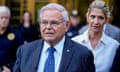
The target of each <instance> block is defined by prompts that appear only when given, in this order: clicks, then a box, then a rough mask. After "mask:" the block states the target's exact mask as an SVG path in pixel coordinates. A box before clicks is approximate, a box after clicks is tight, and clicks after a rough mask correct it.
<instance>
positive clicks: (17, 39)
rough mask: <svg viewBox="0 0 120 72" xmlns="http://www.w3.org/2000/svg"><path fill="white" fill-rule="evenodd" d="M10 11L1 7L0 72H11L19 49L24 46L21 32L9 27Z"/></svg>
mask: <svg viewBox="0 0 120 72" xmlns="http://www.w3.org/2000/svg"><path fill="white" fill-rule="evenodd" d="M10 15H11V14H10V10H9V8H8V7H6V6H0V72H10V71H11V70H12V67H13V65H14V62H15V60H16V50H17V47H18V46H19V45H21V44H23V38H22V35H21V34H20V32H18V31H17V30H15V29H13V28H12V27H10V25H9V20H10Z"/></svg>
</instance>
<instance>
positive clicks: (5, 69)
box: [2, 66, 11, 72]
mask: <svg viewBox="0 0 120 72" xmlns="http://www.w3.org/2000/svg"><path fill="white" fill-rule="evenodd" d="M2 72H11V71H10V69H9V68H8V67H6V66H3V71H2Z"/></svg>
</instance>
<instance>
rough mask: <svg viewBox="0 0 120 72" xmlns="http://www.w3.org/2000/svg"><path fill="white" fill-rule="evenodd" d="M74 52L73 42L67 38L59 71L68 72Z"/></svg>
mask: <svg viewBox="0 0 120 72" xmlns="http://www.w3.org/2000/svg"><path fill="white" fill-rule="evenodd" d="M72 54H73V49H72V42H71V40H69V39H68V38H66V39H65V44H64V49H63V54H62V59H61V63H60V68H59V72H66V69H67V67H68V65H69V64H70V61H71V58H72Z"/></svg>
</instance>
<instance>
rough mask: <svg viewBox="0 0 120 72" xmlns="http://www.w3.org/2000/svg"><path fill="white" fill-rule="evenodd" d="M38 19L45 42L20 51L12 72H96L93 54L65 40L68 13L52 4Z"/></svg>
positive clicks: (36, 42) (57, 5)
mask: <svg viewBox="0 0 120 72" xmlns="http://www.w3.org/2000/svg"><path fill="white" fill-rule="evenodd" d="M39 15H40V31H41V36H42V39H40V40H36V41H34V42H31V43H28V44H25V45H23V46H21V47H20V48H19V49H18V51H17V60H16V63H15V66H14V71H13V72H95V67H94V61H93V55H92V53H91V51H90V50H88V48H86V47H84V46H82V45H80V44H77V43H75V42H73V41H72V40H70V39H69V38H67V37H66V36H65V32H67V30H68V28H69V22H68V20H69V18H68V13H67V11H66V9H65V8H64V7H63V6H61V5H59V4H56V3H50V4H48V5H46V6H44V7H43V8H42V9H41V10H40V14H39Z"/></svg>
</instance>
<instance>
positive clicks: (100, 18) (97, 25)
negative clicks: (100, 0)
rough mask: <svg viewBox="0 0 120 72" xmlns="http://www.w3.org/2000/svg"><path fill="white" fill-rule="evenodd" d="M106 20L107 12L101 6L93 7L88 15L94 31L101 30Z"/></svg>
mask: <svg viewBox="0 0 120 72" xmlns="http://www.w3.org/2000/svg"><path fill="white" fill-rule="evenodd" d="M106 21H107V19H106V17H105V14H104V13H103V11H102V10H101V9H99V8H93V9H92V10H91V12H90V13H89V14H88V15H87V22H88V26H89V30H90V31H92V32H101V31H102V30H103V27H104V24H105V23H106Z"/></svg>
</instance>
